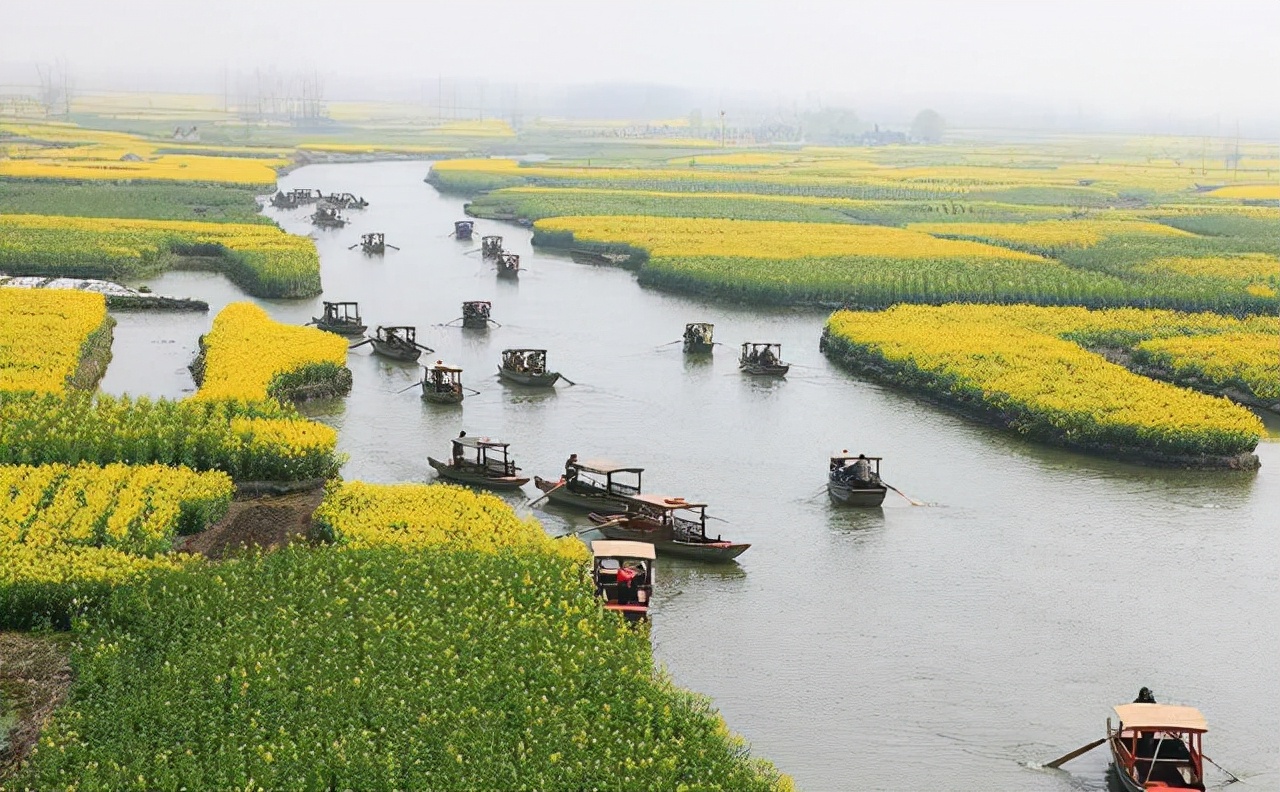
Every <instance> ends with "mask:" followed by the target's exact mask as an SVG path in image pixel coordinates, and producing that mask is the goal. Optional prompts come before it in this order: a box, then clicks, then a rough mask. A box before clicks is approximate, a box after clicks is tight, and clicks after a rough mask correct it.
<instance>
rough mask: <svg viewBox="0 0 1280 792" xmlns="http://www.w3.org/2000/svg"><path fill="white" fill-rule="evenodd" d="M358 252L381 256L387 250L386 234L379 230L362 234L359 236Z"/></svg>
mask: <svg viewBox="0 0 1280 792" xmlns="http://www.w3.org/2000/svg"><path fill="white" fill-rule="evenodd" d="M360 252H361V253H365V254H368V255H374V256H381V255H382V254H383V253H386V252H387V236H386V234H383V233H381V232H378V231H375V232H373V233H369V234H364V235H362V236H361V237H360Z"/></svg>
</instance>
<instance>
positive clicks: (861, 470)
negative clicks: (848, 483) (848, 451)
mask: <svg viewBox="0 0 1280 792" xmlns="http://www.w3.org/2000/svg"><path fill="white" fill-rule="evenodd" d="M853 478H854V480H855V481H861V482H863V483H866V482H869V481H871V463H870V462H868V461H867V455H866V454H858V459H857V460H856V461H855V462H854V463H853Z"/></svg>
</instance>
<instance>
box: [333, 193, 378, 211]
mask: <svg viewBox="0 0 1280 792" xmlns="http://www.w3.org/2000/svg"><path fill="white" fill-rule="evenodd" d="M324 200H325V201H328V202H329V203H331V204H333V205H334V206H336V207H338V208H339V209H368V208H369V202H368V201H366V200H365V199H364V196H361V197H359V198H357V197H355V196H354V195H352V194H351V193H349V192H345V193H331V194H329V195H326V196H325V197H324Z"/></svg>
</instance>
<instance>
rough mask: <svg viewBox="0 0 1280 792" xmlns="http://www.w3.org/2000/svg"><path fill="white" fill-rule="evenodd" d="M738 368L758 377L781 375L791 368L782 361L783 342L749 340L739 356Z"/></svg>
mask: <svg viewBox="0 0 1280 792" xmlns="http://www.w3.org/2000/svg"><path fill="white" fill-rule="evenodd" d="M738 368H740V369H742V370H743V371H745V372H746V373H748V374H751V375H752V376H756V377H781V376H785V375H786V373H787V372H788V371H790V370H791V366H790V365H788V364H786V363H783V362H782V344H770V343H756V342H751V341H747V342H745V343H744V344H743V345H742V354H741V355H740V356H739V357H738Z"/></svg>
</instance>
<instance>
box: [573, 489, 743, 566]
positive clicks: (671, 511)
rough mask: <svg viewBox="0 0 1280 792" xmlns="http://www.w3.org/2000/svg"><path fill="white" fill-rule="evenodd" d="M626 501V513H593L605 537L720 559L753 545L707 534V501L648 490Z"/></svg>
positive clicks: (662, 550)
mask: <svg viewBox="0 0 1280 792" xmlns="http://www.w3.org/2000/svg"><path fill="white" fill-rule="evenodd" d="M626 501H627V511H626V512H625V513H623V514H609V515H606V514H598V513H596V512H592V513H591V514H590V519H591V521H592V522H594V523H595V524H596V525H597V526H598V527H599V530H600V533H602V534H604V535H605V537H607V538H609V539H622V540H625V541H629V542H649V543H651V544H652V545H653V547H654V549H655V550H657V551H658V552H659V553H661V554H663V555H670V556H675V557H677V558H688V559H692V560H694V561H711V562H716V563H721V562H726V561H732V560H733V559H735V558H737V557H738V556H740V555H742V554H743V553H744V552H746V550H747V548H749V547H751V545H749V544H738V543H734V542H726V541H725V540H724V539H721V538H720V537H719V536H717V537H716V538H715V539H712V538H711V537H709V536H707V506H706V504H705V503H689V502H688V501H686V500H685V499H683V498H671V497H666V496H663V495H645V494H639V495H634V496H631V497H628V498H627V499H626Z"/></svg>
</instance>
